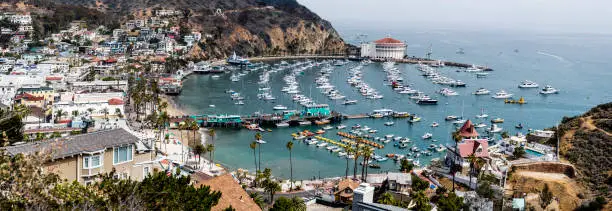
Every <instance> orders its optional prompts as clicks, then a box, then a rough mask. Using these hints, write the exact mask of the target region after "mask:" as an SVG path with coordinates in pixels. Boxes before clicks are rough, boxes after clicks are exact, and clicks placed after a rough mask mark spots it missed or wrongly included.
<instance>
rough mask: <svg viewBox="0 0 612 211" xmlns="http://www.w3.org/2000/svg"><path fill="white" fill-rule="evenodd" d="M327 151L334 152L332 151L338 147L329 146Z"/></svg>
mask: <svg viewBox="0 0 612 211" xmlns="http://www.w3.org/2000/svg"><path fill="white" fill-rule="evenodd" d="M325 149H327V150H329V151H332V150H334V149H336V146H333V145H331V146H327V147H326V148H325Z"/></svg>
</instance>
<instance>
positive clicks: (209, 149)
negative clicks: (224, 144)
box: [206, 144, 215, 169]
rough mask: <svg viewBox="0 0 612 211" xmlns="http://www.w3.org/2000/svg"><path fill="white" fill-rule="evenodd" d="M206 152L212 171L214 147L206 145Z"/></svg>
mask: <svg viewBox="0 0 612 211" xmlns="http://www.w3.org/2000/svg"><path fill="white" fill-rule="evenodd" d="M206 151H207V152H208V157H209V158H210V169H212V165H213V163H214V160H213V159H214V156H215V145H214V144H207V145H206Z"/></svg>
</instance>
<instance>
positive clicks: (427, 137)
mask: <svg viewBox="0 0 612 211" xmlns="http://www.w3.org/2000/svg"><path fill="white" fill-rule="evenodd" d="M432 136H433V135H432V134H431V133H425V135H423V136H422V137H421V138H423V139H430V138H431V137H432Z"/></svg>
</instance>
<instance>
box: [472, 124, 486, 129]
mask: <svg viewBox="0 0 612 211" xmlns="http://www.w3.org/2000/svg"><path fill="white" fill-rule="evenodd" d="M486 126H487V125H486V124H484V123H478V124H476V125H474V127H475V128H483V127H486Z"/></svg>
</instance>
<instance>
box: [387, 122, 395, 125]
mask: <svg viewBox="0 0 612 211" xmlns="http://www.w3.org/2000/svg"><path fill="white" fill-rule="evenodd" d="M394 124H395V122H385V125H386V126H392V125H394Z"/></svg>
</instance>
